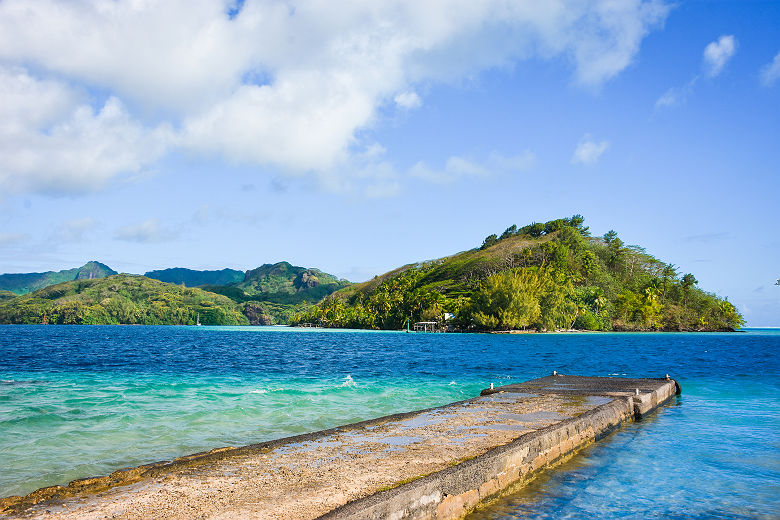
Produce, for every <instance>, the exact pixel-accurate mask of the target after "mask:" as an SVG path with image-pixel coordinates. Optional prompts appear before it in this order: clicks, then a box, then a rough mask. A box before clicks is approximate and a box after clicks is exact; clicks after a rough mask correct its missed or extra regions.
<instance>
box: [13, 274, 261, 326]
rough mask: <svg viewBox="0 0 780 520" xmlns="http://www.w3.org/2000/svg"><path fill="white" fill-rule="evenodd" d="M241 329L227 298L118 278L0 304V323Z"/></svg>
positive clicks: (243, 320)
mask: <svg viewBox="0 0 780 520" xmlns="http://www.w3.org/2000/svg"><path fill="white" fill-rule="evenodd" d="M198 318H200V321H201V323H203V324H204V325H245V324H248V323H249V320H248V319H247V317H246V316H245V315H244V314H243V313H242V306H241V305H239V304H237V303H236V302H234V301H232V300H230V299H229V298H227V297H225V296H221V295H219V294H214V293H210V292H206V291H203V290H201V289H195V288H187V287H182V286H180V285H174V284H169V283H165V282H161V281H159V280H153V279H151V278H147V277H145V276H139V275H128V274H120V275H113V276H109V277H107V278H100V279H92V280H88V279H84V280H76V281H71V282H65V283H61V284H57V285H52V286H50V287H46V288H43V289H39V290H37V291H35V292H32V293H30V294H25V295H23V296H17V297H16V298H13V299H9V300H4V301H0V323H17V324H20V323H27V324H39V323H49V324H84V325H98V324H109V325H110V324H126V325H136V324H138V325H195V324H196V321H197V320H198Z"/></svg>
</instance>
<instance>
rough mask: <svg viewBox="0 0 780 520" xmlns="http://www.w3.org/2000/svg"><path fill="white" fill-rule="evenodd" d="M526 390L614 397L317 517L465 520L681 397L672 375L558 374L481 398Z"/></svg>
mask: <svg viewBox="0 0 780 520" xmlns="http://www.w3.org/2000/svg"><path fill="white" fill-rule="evenodd" d="M550 378H553V380H552V382H553V383H554V382H555V381H557V380H559V379H565V380H566V381H571V380H577V381H579V382H580V383H584V384H583V385H582V386H577V387H574V386H572V387H570V388H567V389H562V388H559V389H555V388H550V387H546V383H549V382H551V380H550ZM599 383H601V385H600V384H599ZM605 383H606V384H605ZM612 383H616V384H612ZM572 385H573V384H572ZM634 387H635V391H634V393H633V394H631V393H629V394H628V395H625V394H626V389H627V388H634ZM522 391H529V392H530V391H534V392H540V391H541V392H543V393H555V394H559V393H565V394H567V395H605V396H610V397H614V399H613V400H611V401H610V402H608V403H606V404H603V405H600V406H598V407H596V408H594V409H592V410H589V411H587V412H585V413H583V414H582V415H579V416H577V417H573V418H570V419H567V420H564V421H562V422H559V423H557V424H553V425H551V426H548V427H546V428H543V429H541V430H537V431H533V432H529V433H527V434H525V435H522V436H521V437H518V438H517V439H515V440H514V441H512V442H510V443H509V444H505V445H502V446H497V447H495V448H492V449H490V450H488V451H487V452H486V453H484V454H482V455H479V456H477V457H475V458H473V459H470V460H466V461H462V462H460V463H458V464H455V465H453V466H451V467H449V468H447V469H445V470H442V471H438V472H435V473H432V474H430V475H426V476H422V477H420V478H418V479H416V480H414V481H412V482H407V483H403V484H401V485H399V486H397V487H394V488H392V489H387V490H383V491H380V492H377V493H375V494H373V495H370V496H367V497H365V498H362V499H359V500H355V501H353V502H350V503H347V504H345V505H343V506H341V507H339V508H337V509H334V510H332V511H330V512H328V513H326V514H324V515H322V516H320V517H319V518H318V519H317V520H369V519H388V520H402V519H415V520H417V519H426V520H427V519H431V520H450V519H460V518H463V517H464V516H466V515H467V514H469V513H470V512H473V511H474V510H476V509H478V508H479V507H480V506H484V505H487V504H489V503H490V502H493V501H494V500H496V499H498V498H500V497H501V496H505V495H507V494H511V493H512V492H515V491H517V490H519V489H520V488H522V487H523V486H524V485H526V484H527V483H528V482H530V481H531V480H533V479H534V478H535V477H536V476H537V475H538V474H539V473H540V472H542V471H544V470H546V469H549V468H552V467H554V466H557V465H559V464H561V463H563V462H565V461H566V460H568V459H570V458H571V457H572V456H574V455H575V454H576V453H577V452H579V451H580V450H582V449H584V448H586V447H587V446H589V445H591V444H593V443H594V442H596V441H598V440H600V439H602V438H604V437H606V436H607V435H609V434H610V433H612V432H613V431H615V430H616V429H618V428H619V427H620V426H621V425H622V424H624V423H626V422H630V421H637V420H641V419H642V417H645V416H647V415H648V414H650V413H652V412H653V411H655V410H656V409H657V408H658V407H659V406H661V405H662V404H664V403H666V402H668V401H669V400H671V399H672V398H673V397H674V396H675V395H679V394H680V393H681V388H680V385H679V383H677V382H676V381H675V380H674V379H669V376H667V377H666V378H665V379H619V378H594V377H591V378H588V377H580V376H563V375H558V374H556V375H554V376H550V377H548V378H541V379H536V380H532V381H529V382H527V383H524V384H521V385H507V386H504V387H497V388H495V389H486V390H485V391H483V395H486V394H493V393H501V392H522ZM619 394H624V395H619Z"/></svg>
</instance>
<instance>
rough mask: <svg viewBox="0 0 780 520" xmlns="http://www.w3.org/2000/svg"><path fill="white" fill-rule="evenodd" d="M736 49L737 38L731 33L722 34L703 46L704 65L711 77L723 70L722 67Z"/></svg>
mask: <svg viewBox="0 0 780 520" xmlns="http://www.w3.org/2000/svg"><path fill="white" fill-rule="evenodd" d="M736 51H737V40H736V38H734V36H732V35H723V36H721V37H720V38H718V39H717V40H716V41H714V42H711V43H710V44H709V45H707V46H706V47H705V48H704V67H705V70H706V72H707V75H709V76H710V77H711V78H714V77H715V76H717V75H718V74H720V73H721V72H722V71H723V67H725V66H726V63H728V61H729V60H730V59H731V57H732V56H734V53H735V52H736Z"/></svg>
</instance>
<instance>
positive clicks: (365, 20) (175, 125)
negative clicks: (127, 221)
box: [0, 0, 723, 192]
mask: <svg viewBox="0 0 780 520" xmlns="http://www.w3.org/2000/svg"><path fill="white" fill-rule="evenodd" d="M668 11H669V8H668V6H667V5H666V4H665V2H663V1H661V0H645V1H642V0H600V1H593V2H579V1H576V0H549V1H546V2H541V3H539V2H514V1H508V0H489V1H484V2H473V1H471V0H453V1H452V2H438V1H434V0H427V1H426V0H422V1H421V0H414V1H413V0H405V1H401V2H398V1H390V0H376V1H372V2H354V3H343V4H340V5H338V6H337V7H334V5H333V3H330V2H301V1H298V0H291V1H288V2H275V1H263V0H246V1H245V2H243V3H240V4H236V3H235V2H233V1H227V0H165V1H148V2H131V1H117V2H104V1H99V0H83V1H79V2H58V1H56V0H3V1H2V2H0V67H2V68H3V69H2V70H3V74H4V76H3V79H2V81H0V98H2V99H4V100H5V99H8V96H9V94H14V95H15V96H17V97H19V98H21V101H22V103H21V104H20V105H18V106H23V105H24V106H28V107H32V108H33V109H32V110H31V111H26V110H18V111H16V112H14V114H13V117H12V118H11V119H10V120H7V121H10V122H9V123H7V124H4V126H3V132H4V134H3V135H2V140H3V149H2V150H0V155H2V157H3V158H2V162H0V183H2V185H3V186H4V187H13V188H14V189H18V190H37V191H52V192H62V191H69V192H80V191H85V190H88V189H93V188H95V187H100V186H102V185H103V184H105V182H106V181H108V180H109V179H111V178H113V177H114V176H116V175H117V174H119V173H127V172H130V173H133V172H138V171H142V170H144V169H145V168H148V167H150V165H153V164H154V162H155V161H156V160H158V159H159V158H160V157H161V156H162V154H164V153H165V152H166V151H167V150H169V149H170V148H171V147H182V148H184V149H187V150H195V151H198V152H205V153H213V154H216V155H219V156H223V157H226V158H228V159H229V160H232V161H236V162H241V163H249V164H260V165H272V166H275V167H277V168H278V169H279V170H280V171H281V172H287V173H290V174H297V175H300V174H303V173H307V172H312V171H313V172H316V173H318V174H319V175H321V176H322V175H325V174H326V172H334V171H344V170H345V168H344V167H343V166H344V165H348V164H349V163H350V161H351V159H353V154H354V150H355V148H356V147H359V145H360V143H359V138H358V137H357V136H358V134H359V132H360V130H362V129H365V128H368V127H370V126H371V125H372V124H373V123H374V121H375V120H376V118H377V117H378V113H379V108H380V107H383V106H388V105H387V104H388V103H393V104H394V106H396V107H397V108H398V109H401V110H408V109H413V108H416V107H418V106H420V104H421V103H422V100H421V98H420V96H419V95H418V94H417V92H416V90H417V89H416V86H419V85H420V84H423V83H427V82H436V81H451V80H456V81H457V80H459V79H461V78H463V77H464V76H469V75H473V74H475V73H478V72H479V71H481V70H485V69H487V68H491V67H496V66H504V65H510V64H512V63H513V62H515V61H518V60H523V59H530V58H541V59H563V60H565V62H567V63H569V64H570V66H571V68H572V70H573V77H574V81H575V82H576V83H578V84H580V85H584V86H588V87H598V86H600V85H601V84H603V83H604V82H605V81H608V80H609V79H611V78H613V77H614V76H615V75H617V74H619V73H620V72H621V71H622V70H624V69H625V68H626V67H627V66H628V65H629V64H631V62H632V61H633V60H634V58H635V56H636V54H637V52H638V50H639V46H640V44H641V42H642V40H643V39H644V37H645V36H646V35H647V34H648V33H649V32H650V31H651V30H652V29H653V28H654V27H657V26H659V25H660V24H661V23H663V21H664V19H665V18H666V16H667V13H668ZM722 52H723V51H721V53H722ZM96 92H98V93H103V94H104V97H103V98H100V97H96V95H95V93H96ZM103 94H101V95H103ZM9 104H10V103H4V104H3V105H4V106H6V105H9ZM172 129H175V131H174V130H172Z"/></svg>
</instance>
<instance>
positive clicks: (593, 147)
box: [571, 134, 609, 164]
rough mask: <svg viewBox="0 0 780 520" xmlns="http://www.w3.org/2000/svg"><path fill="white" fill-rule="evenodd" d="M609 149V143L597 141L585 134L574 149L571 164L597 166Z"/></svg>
mask: <svg viewBox="0 0 780 520" xmlns="http://www.w3.org/2000/svg"><path fill="white" fill-rule="evenodd" d="M607 148H609V141H606V140H605V141H595V140H594V139H593V138H592V137H591V136H590V134H585V135H584V136H582V139H580V142H579V143H577V148H575V149H574V155H572V157H571V163H572V164H595V163H596V162H597V161H598V160H599V158H600V157H601V155H602V154H603V153H604V152H606V151H607Z"/></svg>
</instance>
